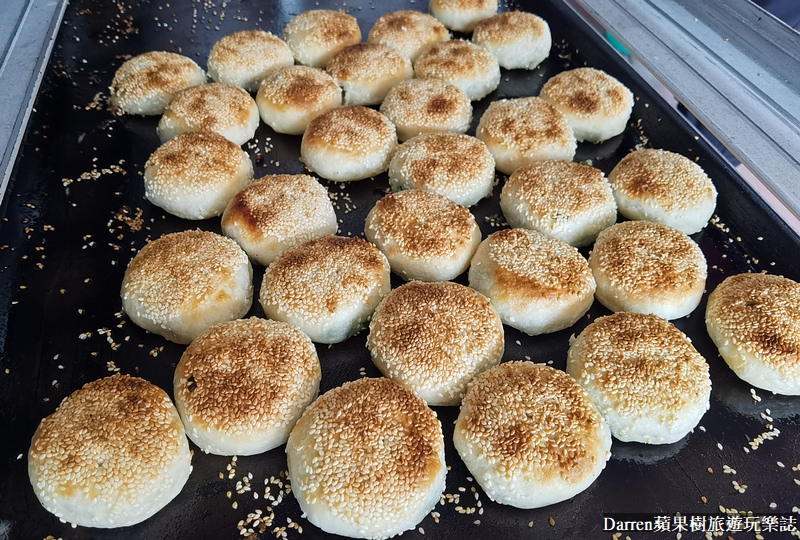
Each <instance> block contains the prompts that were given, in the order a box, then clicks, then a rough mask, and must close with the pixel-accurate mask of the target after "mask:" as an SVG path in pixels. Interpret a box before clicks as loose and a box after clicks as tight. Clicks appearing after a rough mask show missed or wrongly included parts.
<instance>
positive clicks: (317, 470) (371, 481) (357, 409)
mask: <svg viewBox="0 0 800 540" xmlns="http://www.w3.org/2000/svg"><path fill="white" fill-rule="evenodd" d="M286 458H287V461H288V466H289V478H290V479H291V481H292V492H293V493H294V495H295V497H296V498H297V502H298V503H299V504H300V509H301V510H302V511H303V513H304V514H305V515H306V516H307V517H308V521H310V522H311V523H313V524H314V525H316V526H317V527H319V528H321V529H322V530H324V531H326V532H329V533H334V534H340V535H342V536H349V537H351V538H389V537H391V536H394V535H396V534H400V533H402V532H403V531H406V530H408V529H413V528H414V527H415V526H416V525H417V524H418V523H419V522H420V521H422V519H423V518H424V517H425V516H426V515H427V514H428V512H430V511H431V510H433V508H434V507H435V506H436V503H438V502H439V497H440V496H441V494H442V491H443V490H444V484H445V474H446V472H447V468H446V467H445V461H444V439H443V437H442V426H441V424H440V422H439V420H438V419H437V418H436V414H435V413H434V412H433V411H432V410H430V409H429V408H428V407H426V406H425V402H424V401H422V399H421V398H419V397H417V396H415V395H414V393H413V392H411V391H410V390H407V389H405V388H403V387H402V386H400V385H399V384H397V383H395V382H393V381H390V380H389V379H385V378H380V379H367V378H364V379H360V380H358V381H354V382H348V383H345V384H344V385H342V386H340V387H338V388H334V389H333V390H331V391H329V392H327V393H325V394H323V395H322V396H320V398H319V399H318V400H317V401H315V402H314V403H313V404H312V405H311V406H310V407H309V408H308V409H306V412H305V413H303V416H302V417H301V418H300V420H299V421H298V422H297V425H296V426H295V427H294V429H293V430H292V433H291V435H290V436H289V442H288V443H287V445H286Z"/></svg>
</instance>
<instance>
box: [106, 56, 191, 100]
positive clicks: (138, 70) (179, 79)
mask: <svg viewBox="0 0 800 540" xmlns="http://www.w3.org/2000/svg"><path fill="white" fill-rule="evenodd" d="M205 82H206V74H205V72H204V71H203V70H202V69H200V66H198V65H197V64H195V63H194V61H193V60H192V59H190V58H186V57H185V56H182V55H180V54H176V53H171V52H164V51H151V52H147V53H144V54H140V55H139V56H134V57H133V58H131V59H130V60H127V61H126V62H125V63H123V64H122V65H121V66H120V68H119V69H118V70H117V72H116V74H114V80H113V82H112V83H111V89H110V101H111V105H113V106H114V107H119V108H120V109H121V110H122V111H123V112H125V113H127V114H145V115H154V114H164V109H165V108H166V106H167V104H168V103H169V102H170V100H171V99H172V96H173V95H174V94H175V93H176V92H178V91H180V90H183V89H184V88H188V87H190V86H195V85H198V84H203V83H205Z"/></svg>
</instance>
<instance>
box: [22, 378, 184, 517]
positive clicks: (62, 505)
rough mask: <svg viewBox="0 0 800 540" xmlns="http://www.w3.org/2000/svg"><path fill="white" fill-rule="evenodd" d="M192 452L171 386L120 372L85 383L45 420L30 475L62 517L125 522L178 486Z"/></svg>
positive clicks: (151, 510) (154, 508) (158, 505)
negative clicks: (166, 389)
mask: <svg viewBox="0 0 800 540" xmlns="http://www.w3.org/2000/svg"><path fill="white" fill-rule="evenodd" d="M191 459H192V455H191V451H190V450H189V443H188V441H187V440H186V435H185V433H184V430H183V424H181V420H180V417H179V416H178V411H176V410H175V407H174V406H173V405H172V401H170V399H169V396H168V395H167V394H166V392H164V391H163V390H161V389H160V388H158V387H157V386H154V385H152V384H150V383H149V382H147V381H145V380H144V379H139V378H135V377H130V376H128V375H120V374H118V373H117V374H115V375H112V376H111V377H106V378H104V379H99V380H97V381H93V382H90V383H88V384H86V385H84V386H83V388H81V389H80V390H77V391H75V392H73V393H72V394H71V395H70V396H69V397H67V398H66V399H65V400H64V401H63V402H61V405H60V406H59V407H58V409H56V411H55V412H54V413H53V414H51V415H50V416H48V417H47V418H45V419H44V420H42V421H41V423H40V424H39V427H38V428H37V429H36V433H35V434H34V435H33V440H32V441H31V447H30V450H29V452H28V476H29V477H30V480H31V485H32V486H33V491H34V493H35V494H36V497H37V498H38V499H39V502H41V503H42V506H44V507H45V509H47V510H48V511H49V512H52V513H53V514H55V515H56V516H57V517H59V518H61V519H62V520H64V521H68V522H70V523H72V524H73V525H81V526H85V527H102V528H111V527H125V526H128V525H133V524H135V523H139V522H142V521H144V520H146V519H147V518H149V517H150V516H152V515H153V514H155V513H156V512H158V511H159V510H161V509H162V508H163V507H164V506H166V505H167V504H168V503H169V502H170V501H171V500H172V499H174V498H175V497H176V496H177V495H178V493H180V491H181V489H182V488H183V486H184V484H185V483H186V480H187V479H188V478H189V473H190V472H191V470H192V464H191Z"/></svg>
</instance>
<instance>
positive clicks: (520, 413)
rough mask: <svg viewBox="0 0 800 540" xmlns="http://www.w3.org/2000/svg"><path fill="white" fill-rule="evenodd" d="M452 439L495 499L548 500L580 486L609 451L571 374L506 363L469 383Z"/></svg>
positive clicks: (605, 432)
mask: <svg viewBox="0 0 800 540" xmlns="http://www.w3.org/2000/svg"><path fill="white" fill-rule="evenodd" d="M453 443H455V447H456V450H458V454H459V455H460V456H461V459H463V460H464V463H465V464H466V465H467V468H468V469H469V470H470V472H471V473H472V475H473V476H474V477H475V479H476V480H477V481H478V483H479V484H480V485H481V487H482V488H483V490H484V491H485V492H486V494H487V495H488V496H489V498H490V499H492V500H493V501H495V502H499V503H502V504H509V505H511V506H516V507H517V508H539V507H542V506H547V505H549V504H554V503H557V502H560V501H563V500H566V499H569V498H571V497H574V496H575V495H577V494H578V493H580V492H581V491H583V490H585V489H586V488H588V487H589V486H590V485H591V484H592V482H594V481H595V479H596V478H597V477H598V476H600V473H601V472H602V470H603V468H604V467H605V465H606V461H607V460H608V458H609V457H610V456H611V452H610V449H611V433H610V432H609V429H608V425H607V424H606V422H605V420H603V417H602V416H601V415H600V413H599V412H597V409H596V408H595V406H594V405H593V404H592V400H591V399H589V396H588V395H587V394H586V392H585V391H584V390H583V389H582V388H581V387H580V386H579V385H578V383H576V382H575V380H574V379H572V377H570V376H569V375H567V374H566V373H564V372H563V371H559V370H557V369H553V368H551V367H548V366H543V365H537V364H533V363H532V362H506V363H504V364H501V365H499V366H498V367H495V368H492V369H490V370H488V371H485V372H483V373H481V374H480V375H478V376H477V377H476V378H475V379H474V380H473V382H472V383H471V384H470V386H469V389H468V390H467V395H466V396H465V397H464V401H463V403H462V404H461V412H460V414H459V415H458V420H456V425H455V430H454V432H453Z"/></svg>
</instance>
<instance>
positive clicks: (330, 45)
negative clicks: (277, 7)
mask: <svg viewBox="0 0 800 540" xmlns="http://www.w3.org/2000/svg"><path fill="white" fill-rule="evenodd" d="M283 37H284V38H285V39H286V42H287V44H288V45H289V47H290V48H291V49H292V52H293V53H294V57H295V58H296V59H297V61H298V62H299V63H301V64H304V65H308V66H312V67H325V64H327V63H328V60H329V59H330V57H331V56H332V55H333V54H334V53H335V52H336V51H338V50H341V49H343V48H344V47H347V46H348V45H354V44H356V43H359V42H360V41H361V29H360V28H359V27H358V20H357V19H356V18H355V17H353V16H352V15H348V14H347V13H344V12H343V11H332V10H328V9H314V10H309V11H305V12H303V13H301V14H299V15H297V16H296V17H294V18H293V19H292V20H291V21H289V24H287V25H286V28H284V30H283Z"/></svg>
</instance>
